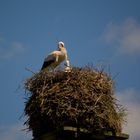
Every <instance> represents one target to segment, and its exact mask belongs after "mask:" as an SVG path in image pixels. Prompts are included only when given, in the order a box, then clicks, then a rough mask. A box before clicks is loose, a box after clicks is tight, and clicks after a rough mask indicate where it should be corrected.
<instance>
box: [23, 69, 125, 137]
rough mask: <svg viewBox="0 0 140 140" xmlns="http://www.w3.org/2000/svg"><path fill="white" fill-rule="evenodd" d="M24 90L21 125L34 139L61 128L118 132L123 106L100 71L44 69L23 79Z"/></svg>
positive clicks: (98, 132) (90, 131) (120, 129)
mask: <svg viewBox="0 0 140 140" xmlns="http://www.w3.org/2000/svg"><path fill="white" fill-rule="evenodd" d="M25 89H26V92H28V93H29V94H28V95H29V97H28V99H27V101H26V103H25V110H24V111H25V115H26V116H27V118H28V119H27V121H26V122H25V124H26V125H27V126H28V128H29V130H32V132H33V137H34V138H38V137H40V136H42V135H44V134H46V133H48V134H49V133H51V132H54V131H56V130H58V129H61V128H64V127H74V128H77V132H78V131H79V132H80V129H81V130H85V131H87V132H88V133H92V134H95V135H96V134H104V133H105V132H111V133H112V134H114V135H115V134H117V133H121V131H122V123H123V121H124V115H123V114H125V113H124V109H123V107H122V106H121V105H119V104H117V102H116V99H115V97H114V82H113V80H112V79H111V77H110V76H109V75H108V74H107V73H105V72H103V71H102V70H96V69H93V68H91V67H83V68H79V67H75V68H73V69H72V70H71V72H64V71H62V70H57V71H55V72H47V71H45V70H44V71H40V72H39V73H36V74H34V75H33V76H32V77H31V78H29V79H27V80H26V82H25ZM78 134H80V133H78Z"/></svg>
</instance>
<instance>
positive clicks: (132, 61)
mask: <svg viewBox="0 0 140 140" xmlns="http://www.w3.org/2000/svg"><path fill="white" fill-rule="evenodd" d="M139 5H140V1H139V0H106V1H105V0H100V1H99V0H77V1H76V0H69V1H66V0H59V1H58V0H40V1H39V0H12V1H11V0H0V89H1V92H0V96H1V98H0V139H2V140H19V139H20V140H25V139H26V140H27V139H29V140H30V139H31V134H27V133H26V132H24V131H21V129H22V128H23V122H24V120H25V119H23V118H22V119H19V118H20V116H21V115H22V113H23V109H24V101H25V100H24V99H23V98H24V97H25V95H24V90H23V82H24V80H25V79H26V78H28V77H30V76H31V73H30V72H29V71H26V70H25V68H26V67H28V68H30V69H32V71H34V72H37V71H39V69H40V67H41V66H42V63H43V60H44V57H45V56H46V55H47V54H48V53H49V52H51V51H53V50H54V49H56V47H57V43H58V41H63V42H64V43H65V47H66V48H67V50H68V55H69V59H70V63H71V65H72V66H85V65H86V64H88V63H92V64H93V65H94V66H96V67H100V66H105V70H106V71H108V72H109V71H110V72H111V75H112V77H115V75H117V76H116V77H115V79H114V80H115V84H116V86H115V95H116V97H117V98H118V99H119V100H120V102H121V104H123V105H125V106H126V107H128V112H129V114H128V124H127V126H124V130H123V131H124V132H126V133H129V134H130V139H133V140H138V139H140V134H139V130H140V124H139V122H138V120H139V117H140V109H139V108H140V103H139V101H140V84H139V83H140V76H139V71H140V8H139ZM109 68H110V70H108V69H109ZM21 137H22V139H21Z"/></svg>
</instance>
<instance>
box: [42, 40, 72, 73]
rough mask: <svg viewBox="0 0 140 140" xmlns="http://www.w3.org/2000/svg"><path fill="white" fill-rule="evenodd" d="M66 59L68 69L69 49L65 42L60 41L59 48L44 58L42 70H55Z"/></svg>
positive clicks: (67, 68)
mask: <svg viewBox="0 0 140 140" xmlns="http://www.w3.org/2000/svg"><path fill="white" fill-rule="evenodd" d="M64 60H65V61H66V64H65V65H66V71H67V70H69V67H70V64H69V60H68V56H67V50H66V48H65V46H64V43H63V42H59V43H58V50H57V51H53V52H51V53H50V54H49V55H48V56H47V57H46V58H45V60H44V63H43V65H42V68H41V70H44V69H45V70H54V69H55V68H56V67H57V66H58V65H59V64H60V63H61V62H63V61H64Z"/></svg>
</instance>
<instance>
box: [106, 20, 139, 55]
mask: <svg viewBox="0 0 140 140" xmlns="http://www.w3.org/2000/svg"><path fill="white" fill-rule="evenodd" d="M103 40H104V41H105V42H106V43H108V44H110V45H112V46H116V47H117V50H118V51H119V53H123V54H124V53H125V54H136V53H140V23H138V22H137V21H136V20H135V19H133V18H128V19H126V20H125V21H124V22H122V23H121V24H115V23H109V24H108V26H107V27H106V29H105V32H104V34H103Z"/></svg>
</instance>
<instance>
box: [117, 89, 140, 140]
mask: <svg viewBox="0 0 140 140" xmlns="http://www.w3.org/2000/svg"><path fill="white" fill-rule="evenodd" d="M117 95H118V96H117V97H118V99H119V100H120V103H121V104H122V105H124V106H126V107H127V109H128V116H127V125H124V129H123V131H124V132H126V133H128V134H129V135H130V139H133V140H138V139H140V122H139V118H140V103H139V99H140V92H138V91H136V90H134V89H127V90H125V91H122V92H119V93H118V94H117Z"/></svg>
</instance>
